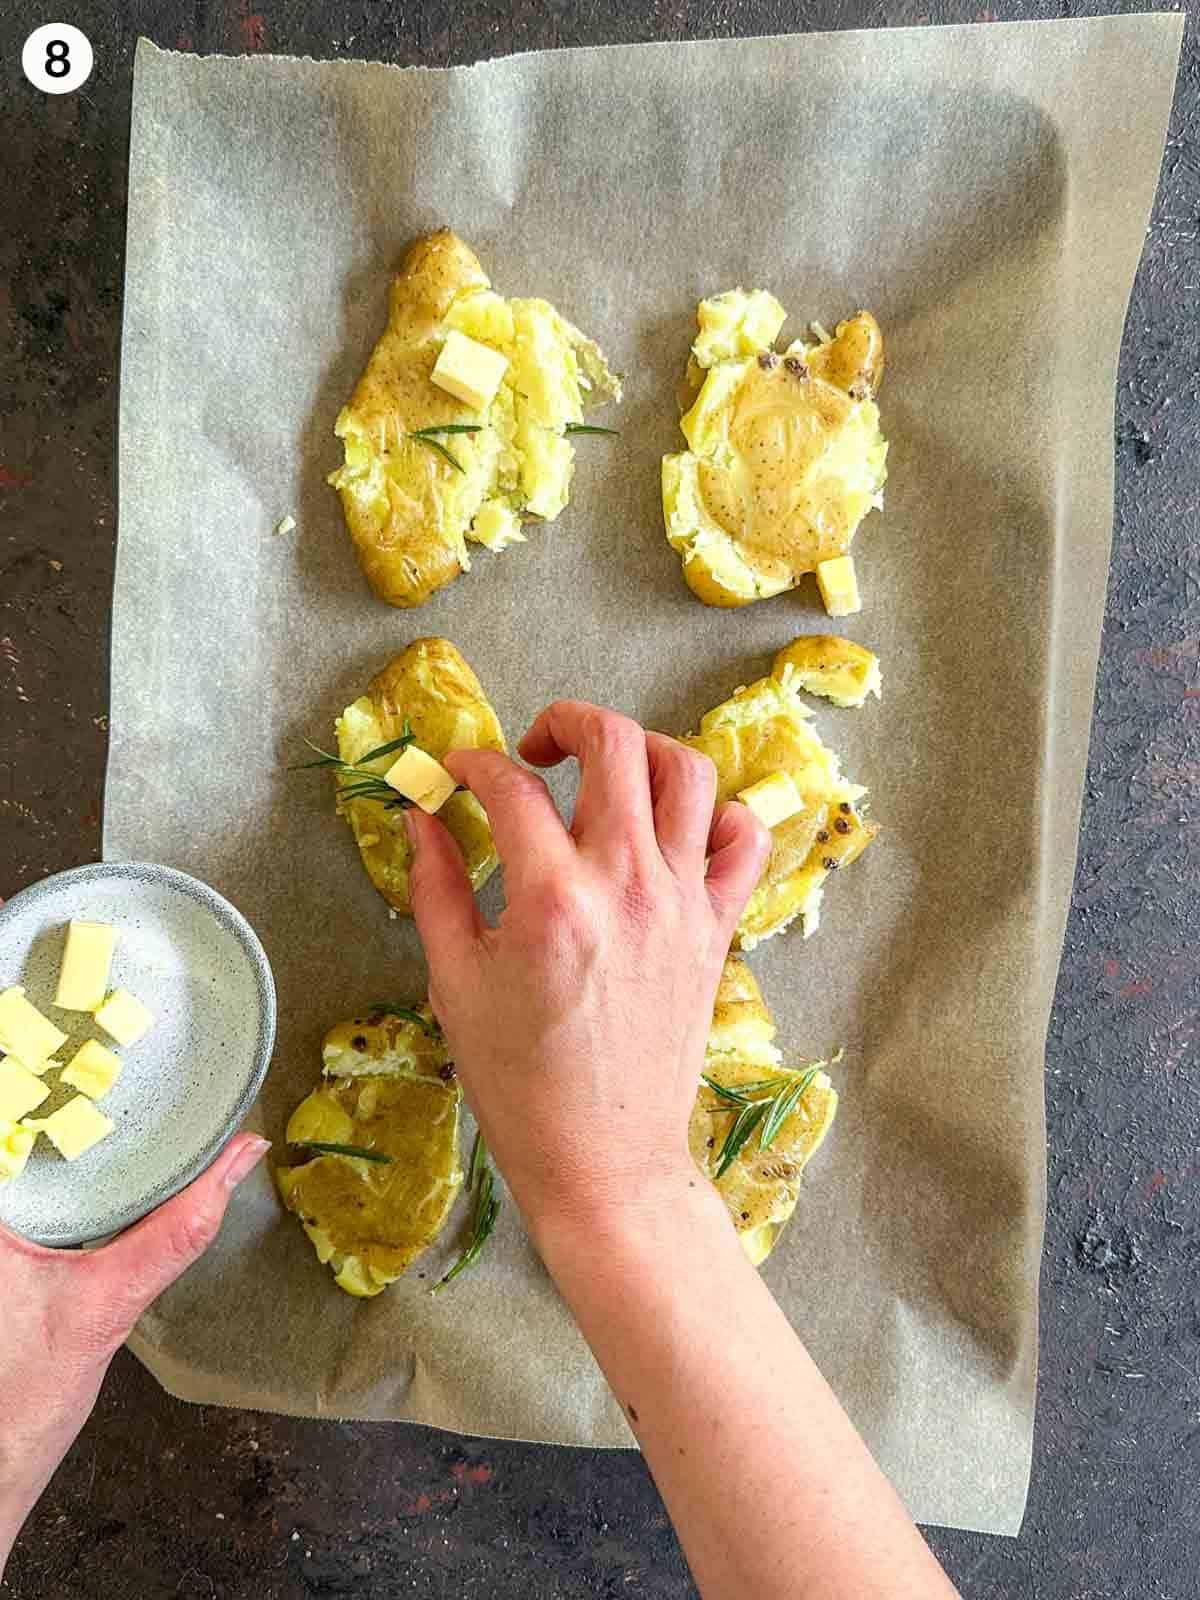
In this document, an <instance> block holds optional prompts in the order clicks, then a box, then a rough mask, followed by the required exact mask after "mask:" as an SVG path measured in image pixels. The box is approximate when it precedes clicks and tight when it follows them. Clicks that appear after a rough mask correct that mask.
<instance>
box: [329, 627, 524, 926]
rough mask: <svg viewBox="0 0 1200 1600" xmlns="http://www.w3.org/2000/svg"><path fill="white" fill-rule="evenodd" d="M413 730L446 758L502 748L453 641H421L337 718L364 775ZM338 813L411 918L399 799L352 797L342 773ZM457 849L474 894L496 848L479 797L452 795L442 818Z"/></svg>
mask: <svg viewBox="0 0 1200 1600" xmlns="http://www.w3.org/2000/svg"><path fill="white" fill-rule="evenodd" d="M406 726H407V727H408V728H409V729H411V731H412V734H413V736H414V740H415V743H416V745H417V746H418V748H420V749H421V750H424V751H425V752H426V754H427V755H431V756H433V757H435V758H436V759H437V760H439V761H440V760H441V759H442V757H443V756H444V755H445V754H446V753H447V751H449V750H481V749H484V750H504V749H505V748H506V746H505V743H504V733H503V731H502V729H501V727H500V723H499V721H498V720H497V718H496V713H495V712H494V711H493V710H492V708H491V705H490V704H489V703H488V699H487V696H486V695H485V694H484V692H483V689H482V687H481V685H480V682H479V679H478V678H477V677H476V676H475V674H474V673H473V672H472V671H471V669H470V667H469V666H468V665H467V663H466V662H465V661H464V660H463V658H462V656H461V655H460V654H459V652H458V651H457V650H456V649H455V647H454V646H453V645H452V644H451V643H450V641H449V640H448V639H417V640H415V641H414V642H413V643H412V644H410V645H409V646H408V648H407V649H406V650H404V651H402V652H401V653H400V655H398V656H397V657H396V658H395V660H394V661H391V662H389V664H388V665H387V666H386V667H385V668H384V669H383V671H382V672H381V673H379V674H378V676H377V677H375V678H373V679H372V680H371V683H370V684H369V686H368V688H367V692H366V694H365V695H363V696H361V697H360V698H359V699H358V700H355V701H354V703H353V704H352V705H349V706H347V707H346V709H345V711H343V712H342V715H341V716H340V717H339V718H338V720H337V724H336V730H337V752H338V755H339V756H340V757H341V759H342V760H343V761H344V762H349V763H353V764H356V765H359V767H360V770H362V771H364V772H374V773H379V774H381V775H382V773H384V772H386V771H387V769H388V768H389V767H390V766H391V765H392V763H393V762H394V761H395V760H396V752H395V751H392V752H390V753H389V754H388V755H385V756H381V757H379V758H378V759H377V760H374V761H367V762H363V761H362V757H363V756H364V755H366V754H367V753H368V752H369V751H371V750H375V749H378V747H379V746H380V745H384V744H388V743H390V742H391V741H392V740H394V739H398V738H400V736H401V735H402V734H403V732H404V730H405V727H406ZM337 783H338V800H337V809H338V811H339V812H340V813H341V815H342V816H344V817H345V818H346V821H347V822H348V823H349V824H350V827H351V829H352V830H353V833H354V838H355V842H356V843H357V845H358V850H359V854H360V855H361V856H362V860H363V865H364V866H365V867H366V869H367V873H368V875H369V876H370V879H371V882H372V883H373V884H374V885H375V887H376V888H377V889H378V890H379V892H380V894H381V895H382V896H383V898H384V899H385V900H386V901H387V902H388V904H389V905H390V906H392V907H394V908H395V910H397V911H399V912H402V913H403V914H404V915H405V916H411V915H412V902H411V900H410V898H409V892H408V869H409V866H410V864H411V861H412V850H411V848H410V846H409V842H408V833H407V830H406V829H405V827H404V814H403V810H402V809H401V806H400V804H399V803H398V801H399V797H397V798H396V800H395V801H392V800H386V801H385V800H383V799H379V798H376V797H373V796H371V795H356V796H354V797H353V798H346V796H345V795H344V793H343V790H345V788H346V787H347V785H348V784H352V783H353V778H352V777H349V776H348V775H347V774H346V773H345V772H342V773H340V774H339V775H338V779H337ZM438 816H439V818H440V819H441V821H442V822H444V823H445V824H446V826H447V828H449V830H450V832H451V833H452V834H453V835H454V838H455V839H456V840H457V841H458V847H459V849H460V850H461V851H462V855H463V861H464V862H465V864H466V868H467V873H468V875H469V877H470V879H471V883H472V884H473V885H474V887H475V888H476V889H478V888H481V887H482V886H483V884H485V883H486V882H487V880H488V879H489V878H490V877H491V875H492V873H493V871H494V870H495V867H496V850H495V846H494V844H493V842H492V831H491V829H490V828H489V827H488V820H487V815H486V813H485V812H484V809H483V807H482V806H481V805H480V804H479V801H478V800H476V798H475V796H474V795H473V794H468V793H467V792H466V791H465V790H460V791H459V792H458V793H457V794H452V795H451V796H450V798H449V800H447V801H446V803H445V805H444V806H443V807H442V808H441V810H440V811H439V812H438Z"/></svg>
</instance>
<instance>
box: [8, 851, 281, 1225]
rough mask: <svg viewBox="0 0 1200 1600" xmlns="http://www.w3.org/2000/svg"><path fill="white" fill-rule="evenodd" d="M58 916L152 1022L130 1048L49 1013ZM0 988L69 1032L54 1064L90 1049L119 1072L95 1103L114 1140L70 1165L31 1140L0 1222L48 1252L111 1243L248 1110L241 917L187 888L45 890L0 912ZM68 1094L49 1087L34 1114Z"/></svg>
mask: <svg viewBox="0 0 1200 1600" xmlns="http://www.w3.org/2000/svg"><path fill="white" fill-rule="evenodd" d="M72 917H80V918H84V919H86V920H88V921H91V922H109V923H112V924H113V925H114V926H115V927H116V928H118V929H119V930H120V938H119V940H118V943H117V950H116V955H115V956H114V958H113V967H112V978H111V983H112V986H113V987H114V988H118V987H119V988H124V989H129V990H131V991H132V992H133V993H134V994H135V995H137V997H138V999H139V1000H142V1001H144V1002H145V1003H146V1005H148V1006H149V1007H150V1009H151V1011H153V1012H154V1014H155V1016H156V1018H157V1021H156V1023H155V1026H154V1027H153V1028H152V1029H151V1030H150V1032H149V1033H148V1034H147V1035H146V1036H145V1038H144V1039H142V1040H141V1042H140V1043H138V1044H136V1045H132V1046H131V1047H130V1048H129V1049H121V1048H120V1047H119V1046H116V1045H113V1041H112V1040H111V1039H108V1038H106V1036H105V1034H104V1032H103V1030H102V1029H100V1028H98V1027H97V1026H96V1024H95V1023H94V1022H93V1020H92V1018H91V1017H90V1016H89V1015H87V1014H86V1013H85V1012H78V1011H59V1010H57V1009H56V1008H55V1007H54V1005H53V1004H52V1001H53V998H54V991H55V986H56V984H57V982H58V968H59V962H60V960H61V958H62V949H63V940H64V937H65V932H66V925H67V923H68V922H69V921H70V920H71V918H72ZM13 983H20V984H24V986H25V991H26V993H27V994H28V996H29V998H30V1000H32V1001H33V1003H34V1004H35V1005H36V1006H39V1007H40V1008H41V1009H42V1010H43V1011H45V1013H46V1015H47V1016H48V1017H50V1018H51V1020H52V1021H53V1022H54V1023H56V1025H57V1026H58V1027H59V1028H61V1029H62V1030H63V1031H64V1032H65V1033H67V1034H69V1036H70V1037H69V1041H68V1043H67V1044H65V1045H64V1046H63V1047H62V1049H61V1050H59V1051H58V1052H57V1055H56V1059H58V1060H61V1061H63V1062H64V1063H65V1062H66V1061H68V1060H69V1059H70V1057H71V1055H72V1053H73V1052H74V1050H75V1049H76V1048H77V1047H78V1046H79V1044H81V1043H82V1042H83V1040H84V1039H101V1040H103V1041H104V1042H105V1043H106V1044H109V1045H110V1046H112V1047H113V1048H114V1049H116V1050H117V1053H118V1054H119V1055H120V1057H121V1059H122V1062H123V1064H124V1067H123V1071H122V1073H121V1076H120V1078H119V1079H118V1081H117V1083H116V1086H115V1087H114V1088H113V1090H112V1091H111V1093H110V1094H108V1095H106V1096H105V1098H104V1100H103V1102H102V1109H103V1110H104V1111H105V1113H106V1114H107V1115H108V1116H110V1117H111V1118H112V1119H113V1121H114V1122H115V1123H116V1125H117V1127H116V1132H115V1133H114V1134H112V1136H111V1137H110V1138H108V1139H105V1140H104V1141H103V1142H102V1143H101V1144H98V1145H96V1146H95V1147H94V1148H93V1149H91V1150H89V1151H88V1152H87V1153H86V1155H83V1156H81V1157H80V1158H79V1160H78V1161H74V1162H66V1161H64V1160H63V1159H62V1158H61V1157H60V1156H59V1155H58V1153H57V1151H55V1150H54V1148H53V1147H52V1146H51V1145H50V1143H49V1142H48V1140H46V1139H45V1138H44V1137H43V1138H41V1139H39V1140H38V1142H37V1145H36V1146H35V1148H34V1153H33V1155H32V1156H31V1157H30V1159H29V1165H28V1166H27V1167H26V1168H25V1171H24V1172H23V1173H22V1174H21V1176H20V1178H18V1179H16V1180H15V1181H14V1182H12V1183H8V1184H5V1185H3V1186H0V1222H3V1223H4V1224H5V1225H6V1226H7V1227H9V1228H12V1229H14V1230H15V1231H16V1232H17V1233H21V1234H24V1235H25V1237H26V1238H28V1239H33V1240H36V1241H37V1242H38V1243H39V1244H47V1245H75V1244H82V1243H85V1242H86V1241H88V1240H92V1239H98V1238H102V1237H104V1236H105V1235H107V1234H110V1233H116V1232H117V1231H118V1230H119V1229H121V1228H125V1227H128V1226H129V1224H130V1223H131V1222H136V1221H137V1219H138V1218H139V1217H142V1216H144V1215H145V1214H146V1212H147V1211H150V1210H152V1209H153V1208H154V1207H155V1206H157V1205H160V1204H161V1203H162V1202H163V1201H164V1200H167V1199H169V1198H170V1197H171V1195H173V1194H175V1193H177V1192H178V1191H179V1190H180V1189H182V1188H183V1187H184V1185H185V1184H187V1183H190V1182H191V1180H192V1179H193V1178H195V1177H197V1176H198V1175H199V1174H200V1173H201V1172H202V1171H203V1170H204V1168H205V1167H206V1166H207V1165H208V1164H209V1162H210V1161H211V1160H212V1159H213V1157H214V1156H215V1155H216V1154H217V1151H218V1150H219V1149H220V1148H221V1146H222V1145H223V1144H224V1142H225V1140H226V1139H227V1138H228V1137H229V1135H230V1134H231V1133H232V1132H234V1130H235V1129H236V1128H237V1127H238V1125H239V1124H240V1123H241V1122H242V1120H243V1119H244V1118H245V1116H246V1113H247V1112H248V1111H249V1110H250V1107H251V1106H252V1105H253V1103H254V1100H255V1097H256V1096H257V1094H258V1091H259V1088H260V1087H261V1085H262V1081H263V1078H264V1077H265V1076H266V1071H267V1066H268V1064H269V1062H270V1059H271V1050H272V1048H273V1046H274V1043H275V983H274V980H273V978H272V976H271V968H270V964H269V963H268V961H267V957H266V953H265V952H264V950H263V947H262V945H261V944H260V943H259V941H258V936H257V935H256V934H255V932H254V930H253V928H251V926H250V924H249V923H248V922H247V921H246V919H245V917H243V916H242V914H241V912H239V911H236V910H235V909H234V908H233V906H231V905H230V904H229V902H228V901H227V900H225V899H223V898H222V896H221V895H219V894H218V893H217V892H216V890H215V889H210V888H209V887H208V885H207V884H204V883H200V882H199V881H198V880H197V879H196V878H190V877H188V875H187V874H186V873H184V872H176V871H175V870H174V868H172V867H159V866H153V865H147V864H145V863H139V862H120V861H118V862H98V863H97V864H96V865H94V866H86V867H75V868H73V869H72V870H71V871H69V872H60V873H58V874H57V875H56V876H55V877H53V878H45V879H43V880H42V882H41V883H35V884H34V885H32V887H30V888H28V889H24V890H22V892H21V893H20V894H18V895H14V897H13V898H12V899H11V900H10V901H8V903H7V904H6V905H4V906H2V907H0V989H4V988H7V987H8V985H9V984H13ZM54 1079H55V1074H54V1072H53V1069H51V1071H50V1072H49V1073H48V1074H47V1081H48V1082H49V1081H52V1080H54ZM71 1093H72V1091H70V1090H62V1089H56V1090H55V1091H54V1093H53V1095H52V1097H51V1098H50V1099H49V1100H47V1101H46V1102H45V1104H44V1105H43V1106H40V1107H39V1108H38V1110H37V1111H35V1112H34V1113H33V1115H34V1116H35V1117H41V1116H45V1115H46V1113H47V1112H49V1111H52V1110H54V1109H56V1108H57V1106H59V1105H60V1104H62V1103H63V1101H65V1100H66V1099H68V1098H69V1097H70V1095H71Z"/></svg>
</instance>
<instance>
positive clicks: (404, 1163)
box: [275, 1006, 463, 1297]
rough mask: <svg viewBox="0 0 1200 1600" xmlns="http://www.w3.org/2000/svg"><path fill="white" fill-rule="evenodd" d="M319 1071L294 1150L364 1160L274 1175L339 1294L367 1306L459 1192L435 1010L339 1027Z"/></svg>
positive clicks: (450, 1098) (428, 1237) (433, 1230)
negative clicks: (315, 1148) (314, 1148)
mask: <svg viewBox="0 0 1200 1600" xmlns="http://www.w3.org/2000/svg"><path fill="white" fill-rule="evenodd" d="M414 1018H420V1019H421V1020H414ZM323 1063H324V1071H325V1081H324V1083H322V1085H321V1086H320V1088H318V1089H315V1090H314V1091H313V1092H312V1094H310V1095H309V1096H308V1098H307V1099H305V1100H302V1101H301V1103H300V1104H299V1105H298V1106H297V1107H296V1110H295V1111H294V1112H293V1113H292V1116H291V1120H290V1121H289V1122H288V1126H287V1140H288V1143H289V1144H291V1145H296V1146H304V1145H312V1144H318V1145H320V1144H324V1145H342V1146H346V1147H348V1148H349V1149H351V1150H358V1151H362V1152H364V1154H361V1155H350V1154H340V1153H336V1152H328V1153H321V1152H317V1153H314V1154H313V1156H312V1159H311V1160H307V1161H304V1162H303V1163H302V1164H301V1165H298V1166H284V1167H279V1168H277V1170H276V1174H275V1177H276V1181H277V1182H278V1184H279V1191H280V1194H281V1195H282V1197H283V1201H284V1204H285V1205H286V1206H287V1208H288V1210H289V1211H293V1212H295V1214H296V1215H297V1216H298V1217H299V1218H300V1220H301V1222H302V1223H303V1226H304V1231H305V1233H306V1234H307V1235H308V1237H309V1239H310V1240H311V1241H312V1244H313V1248H314V1249H315V1250H316V1252H317V1259H318V1260H319V1261H320V1262H321V1263H322V1264H328V1265H329V1266H330V1267H331V1268H332V1270H333V1274H334V1281H335V1282H336V1283H337V1285H338V1287H339V1288H341V1289H344V1290H345V1291H346V1293H347V1294H352V1295H357V1296H360V1297H371V1296H373V1295H377V1294H379V1293H380V1291H381V1290H383V1289H385V1288H386V1287H387V1286H388V1284H390V1283H394V1282H395V1281H396V1279H397V1278H398V1277H399V1276H400V1275H401V1273H403V1272H404V1271H405V1270H406V1269H407V1268H408V1267H409V1266H411V1265H412V1263H413V1262H414V1261H415V1260H416V1259H417V1257H418V1256H419V1255H421V1254H422V1252H423V1251H425V1250H427V1249H428V1248H429V1246H430V1245H431V1244H433V1243H434V1241H435V1240H436V1239H437V1237H438V1235H439V1234H440V1233H441V1231H442V1228H443V1227H444V1226H445V1223H446V1219H447V1217H448V1216H449V1214H450V1209H451V1207H452V1206H453V1204H454V1199H455V1196H456V1195H457V1194H458V1191H459V1189H460V1188H461V1187H462V1182H463V1173H462V1167H461V1164H460V1161H459V1150H458V1115H459V1105H460V1101H461V1092H460V1090H459V1087H458V1084H457V1082H456V1081H455V1079H454V1076H453V1071H452V1069H451V1068H450V1066H449V1062H448V1058H447V1055H446V1047H445V1043H444V1041H443V1040H442V1038H441V1034H440V1032H439V1031H438V1030H437V1028H436V1026H435V1025H434V1023H433V1021H432V1012H431V1011H430V1010H429V1007H428V1006H422V1007H420V1008H419V1009H418V1010H417V1011H415V1012H413V1013H410V1014H409V1015H408V1016H404V1015H395V1014H392V1013H390V1012H374V1013H372V1014H371V1015H369V1016H366V1017H359V1018H355V1019H353V1020H351V1021H349V1022H344V1023H341V1024H339V1025H338V1026H337V1027H336V1028H333V1029H332V1030H331V1031H330V1033H329V1034H328V1036H327V1037H326V1040H325V1046H324V1050H323Z"/></svg>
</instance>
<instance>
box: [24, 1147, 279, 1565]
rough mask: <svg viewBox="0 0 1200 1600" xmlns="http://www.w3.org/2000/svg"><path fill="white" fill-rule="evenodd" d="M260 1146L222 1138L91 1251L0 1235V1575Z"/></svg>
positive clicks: (217, 1224) (215, 1225) (214, 1228)
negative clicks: (189, 1178) (161, 1196)
mask: <svg viewBox="0 0 1200 1600" xmlns="http://www.w3.org/2000/svg"><path fill="white" fill-rule="evenodd" d="M267 1149H269V1145H268V1143H267V1141H266V1140H265V1139H260V1138H258V1137H257V1136H256V1135H254V1134H240V1135H239V1136H238V1137H236V1138H234V1139H231V1140H230V1142H229V1143H228V1144H227V1145H226V1147H225V1149H224V1150H223V1151H222V1152H221V1154H220V1155H219V1156H218V1157H217V1159H216V1161H215V1162H214V1163H213V1165H212V1166H211V1167H210V1168H209V1169H208V1171H207V1172H206V1173H205V1174H204V1175H203V1177H200V1178H197V1179H196V1181H195V1183H193V1184H192V1185H191V1186H190V1187H189V1188H187V1189H184V1190H183V1191H182V1193H180V1194H177V1195H176V1196H175V1198H174V1199H173V1200H168V1201H167V1203H166V1205H164V1206H160V1207H159V1209H158V1210H157V1211H154V1212H152V1213H151V1214H150V1216H148V1217H146V1218H145V1219H144V1220H143V1221H141V1222H139V1223H138V1224H137V1225H136V1227H133V1228H130V1229H129V1231H128V1232H127V1233H123V1234H121V1235H120V1237H119V1238H116V1239H114V1240H112V1242H111V1243H109V1244H106V1245H103V1246H102V1247H101V1248H100V1249H97V1250H44V1249H42V1248H41V1246H40V1245H35V1244H30V1243H29V1242H28V1240H26V1239H21V1238H19V1237H18V1236H17V1235H16V1234H15V1233H10V1232H9V1231H8V1229H6V1228H0V1283H2V1284H3V1285H4V1322H3V1330H4V1332H3V1340H2V1341H0V1572H2V1571H3V1569H4V1562H5V1558H6V1557H7V1555H8V1551H9V1549H10V1548H11V1546H12V1543H13V1540H14V1539H15V1538H16V1536H17V1533H18V1531H19V1529H20V1526H21V1524H22V1522H23V1521H24V1520H25V1518H26V1517H27V1516H28V1514H29V1512H30V1511H31V1510H32V1508H33V1505H34V1503H35V1501H36V1500H37V1498H38V1496H39V1495H40V1494H41V1492H42V1490H43V1489H44V1488H45V1486H46V1484H47V1483H48V1482H49V1481H50V1476H51V1474H52V1473H53V1472H54V1469H55V1468H56V1467H57V1466H58V1463H59V1462H60V1461H61V1460H62V1458H63V1456H64V1455H65V1454H66V1452H67V1450H68V1449H69V1447H70V1445H71V1443H72V1441H73V1440H74V1438H75V1435H76V1434H77V1433H78V1432H79V1430H80V1428H81V1427H82V1426H83V1423H84V1421H85V1420H86V1418H87V1416H88V1413H89V1412H90V1411H91V1409H92V1406H93V1405H94V1404H95V1401H96V1395H97V1394H98V1393H99V1389H100V1384H101V1381H102V1379H103V1377H104V1374H105V1371H106V1370H107V1368H108V1364H109V1362H110V1361H111V1360H112V1357H113V1355H114V1353H115V1352H116V1350H117V1349H118V1348H119V1346H120V1345H122V1344H123V1343H124V1342H125V1339H126V1337H127V1336H128V1334H129V1331H130V1329H131V1328H132V1327H133V1325H134V1323H135V1322H136V1321H137V1319H138V1318H139V1317H140V1316H141V1314H142V1312H143V1311H145V1309H146V1307H147V1306H148V1305H149V1304H150V1303H151V1301H152V1300H155V1299H156V1298H157V1297H158V1296H159V1295H160V1294H161V1293H162V1291H163V1290H164V1289H165V1288H167V1286H168V1285H169V1284H171V1283H173V1282H174V1281H175V1279H176V1278H177V1277H178V1276H179V1275H180V1273H182V1272H184V1271H186V1269H187V1268H188V1267H190V1266H191V1265H192V1263H193V1262H194V1261H195V1260H196V1259H197V1258H198V1257H199V1256H200V1255H202V1254H203V1252H204V1251H205V1250H206V1249H207V1248H208V1246H209V1245H210V1244H211V1243H212V1241H213V1239H214V1238H215V1237H216V1235H217V1230H218V1229H219V1228H220V1226H221V1221H222V1219H223V1217H224V1215H225V1207H226V1205H227V1204H228V1202H229V1197H230V1195H231V1193H232V1192H233V1190H234V1189H235V1188H236V1187H237V1185H238V1184H239V1183H240V1182H241V1181H242V1179H243V1178H245V1177H246V1176H247V1174H248V1173H249V1172H250V1171H251V1169H252V1168H253V1167H254V1166H255V1165H256V1163H257V1162H258V1161H259V1160H260V1159H261V1158H262V1156H263V1154H264V1152H265V1151H266V1150H267Z"/></svg>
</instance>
